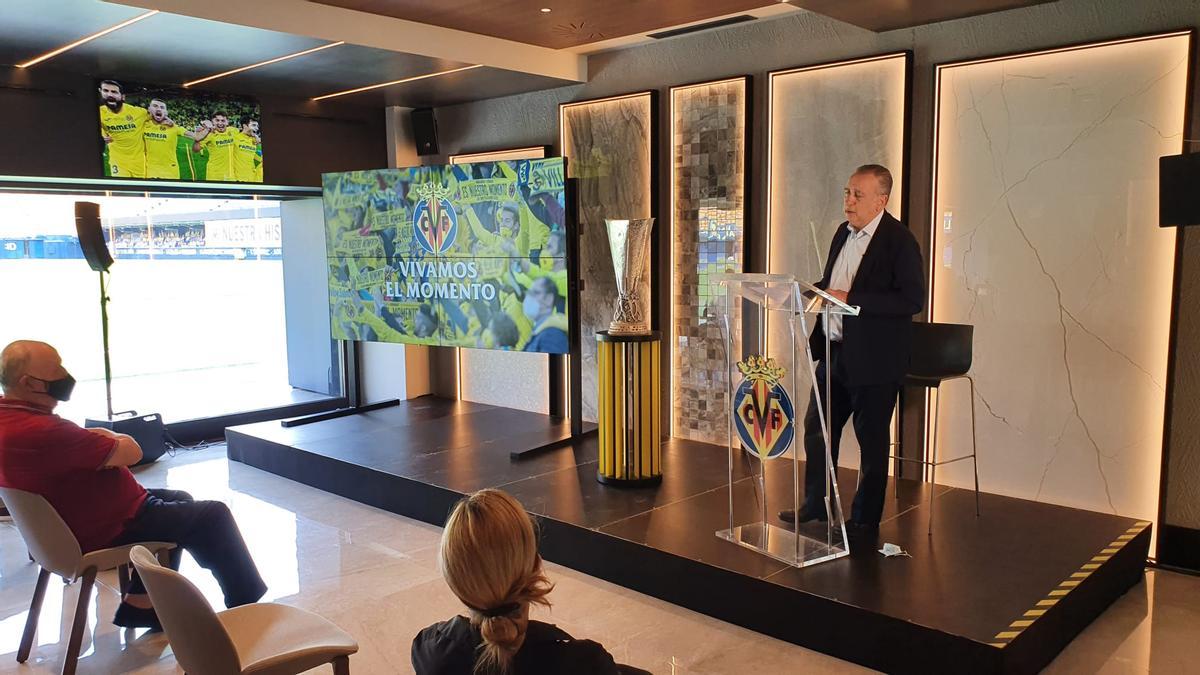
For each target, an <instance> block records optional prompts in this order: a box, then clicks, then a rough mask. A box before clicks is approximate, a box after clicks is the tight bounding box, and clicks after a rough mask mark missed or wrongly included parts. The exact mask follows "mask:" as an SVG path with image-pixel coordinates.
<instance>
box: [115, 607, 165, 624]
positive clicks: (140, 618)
mask: <svg viewBox="0 0 1200 675" xmlns="http://www.w3.org/2000/svg"><path fill="white" fill-rule="evenodd" d="M113 623H114V624H115V625H117V626H120V627H121V628H149V629H150V630H152V631H161V630H162V624H161V623H159V622H158V614H157V613H155V611H154V608H152V607H150V608H143V607H134V606H133V605H131V604H129V603H127V602H122V603H121V604H120V606H118V607H117V613H116V614H115V615H114V616H113Z"/></svg>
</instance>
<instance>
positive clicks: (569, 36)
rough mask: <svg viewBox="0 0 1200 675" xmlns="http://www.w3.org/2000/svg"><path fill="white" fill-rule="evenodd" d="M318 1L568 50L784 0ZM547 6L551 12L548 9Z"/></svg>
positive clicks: (316, 0) (315, 0)
mask: <svg viewBox="0 0 1200 675" xmlns="http://www.w3.org/2000/svg"><path fill="white" fill-rule="evenodd" d="M313 1H314V2H318V3H320V4H324V5H332V6H335V7H342V8H344V9H352V10H357V11H360V12H369V13H371V14H379V15H382V16H390V17H394V18H397V19H406V20H408V21H416V22H418V23H427V24H430V25H434V26H442V27H443V28H454V29H457V30H462V31H467V32H469V33H478V34H480V35H490V36H492V37H498V38H503V39H506V40H513V41H515V42H524V43H527V44H533V45H538V46H540V47H550V48H552V49H565V48H568V47H577V46H579V45H585V44H589V43H592V42H599V41H601V40H607V39H610V38H616V37H625V36H627V35H640V34H642V33H650V32H653V31H656V30H659V29H662V28H667V27H670V26H678V25H680V24H686V23H694V22H698V21H704V20H705V19H712V18H714V17H718V16H725V15H728V14H736V13H738V12H746V11H749V10H752V9H758V8H760V7H766V6H768V5H774V4H777V3H778V1H779V0H603V1H599V2H598V1H597V0H456V1H455V2H429V1H428V0H313ZM849 4H853V3H849ZM543 7H547V8H550V10H551V11H550V12H542V11H541V9H542V8H543Z"/></svg>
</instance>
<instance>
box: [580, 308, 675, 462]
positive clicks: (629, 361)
mask: <svg viewBox="0 0 1200 675" xmlns="http://www.w3.org/2000/svg"><path fill="white" fill-rule="evenodd" d="M596 342H597V345H596V347H597V367H598V368H599V371H600V373H599V375H600V377H599V378H598V379H599V380H600V397H599V399H598V404H599V410H598V413H599V414H598V416H599V418H600V424H599V426H600V468H599V470H598V471H597V472H596V479H597V480H599V481H600V482H601V483H607V484H611V485H657V484H659V483H661V482H662V427H661V425H660V421H661V420H662V390H661V388H660V386H659V385H660V376H659V372H660V370H661V366H662V362H661V361H660V360H659V359H660V358H661V351H662V350H661V347H662V339H661V336H660V334H659V333H657V332H653V333H650V334H649V335H610V334H609V333H608V331H601V332H599V333H596Z"/></svg>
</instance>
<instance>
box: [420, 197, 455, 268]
mask: <svg viewBox="0 0 1200 675" xmlns="http://www.w3.org/2000/svg"><path fill="white" fill-rule="evenodd" d="M417 190H418V194H419V195H420V196H421V201H419V202H417V206H416V208H415V209H413V233H414V234H415V235H416V238H417V244H419V245H420V247H421V248H423V249H425V251H426V252H428V253H432V254H433V255H441V254H443V253H445V252H446V251H449V250H450V247H451V246H453V245H454V238H455V237H456V236H457V235H458V214H457V213H455V212H454V206H453V205H452V204H451V203H450V200H449V197H450V192H451V191H450V189H449V188H446V187H444V186H441V185H438V184H437V183H424V184H421V185H418V186H417Z"/></svg>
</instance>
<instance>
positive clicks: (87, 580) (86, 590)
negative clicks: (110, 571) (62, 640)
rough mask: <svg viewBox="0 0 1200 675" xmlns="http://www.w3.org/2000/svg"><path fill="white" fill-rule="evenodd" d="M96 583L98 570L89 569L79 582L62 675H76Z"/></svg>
mask: <svg viewBox="0 0 1200 675" xmlns="http://www.w3.org/2000/svg"><path fill="white" fill-rule="evenodd" d="M95 583H96V568H95V567H89V568H87V569H86V570H84V572H83V576H82V577H81V578H80V582H79V601H78V602H77V603H76V604H75V620H74V621H73V622H72V624H71V638H70V640H69V641H68V642H67V653H66V654H64V655H63V668H62V675H74V673H75V665H76V663H77V662H78V661H79V646H80V645H81V644H83V631H84V630H85V629H86V628H87V608H88V603H90V602H91V600H92V586H93V585H94V584H95Z"/></svg>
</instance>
